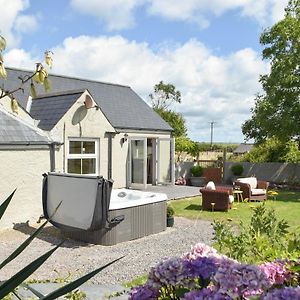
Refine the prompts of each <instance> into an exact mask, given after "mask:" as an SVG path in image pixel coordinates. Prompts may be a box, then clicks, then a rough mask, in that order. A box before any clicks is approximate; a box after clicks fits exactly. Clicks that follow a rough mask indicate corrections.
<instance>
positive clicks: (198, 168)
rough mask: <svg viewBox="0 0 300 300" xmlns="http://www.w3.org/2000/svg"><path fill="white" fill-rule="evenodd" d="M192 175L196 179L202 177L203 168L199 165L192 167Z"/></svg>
mask: <svg viewBox="0 0 300 300" xmlns="http://www.w3.org/2000/svg"><path fill="white" fill-rule="evenodd" d="M191 173H192V175H193V176H194V177H201V176H202V175H203V168H202V167H201V166H199V165H196V166H193V167H191Z"/></svg>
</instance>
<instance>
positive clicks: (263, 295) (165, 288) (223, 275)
mask: <svg viewBox="0 0 300 300" xmlns="http://www.w3.org/2000/svg"><path fill="white" fill-rule="evenodd" d="M299 266H300V260H298V261H288V260H287V261H284V260H280V261H279V260H276V261H274V262H271V263H264V264H261V265H259V266H256V265H251V264H242V263H239V262H238V261H236V260H233V259H231V258H229V257H227V256H224V255H220V254H219V253H218V252H217V250H215V249H214V248H211V247H209V246H206V245H204V244H202V243H199V244H197V245H195V246H194V247H192V249H191V251H190V252H189V253H187V254H185V255H183V256H182V257H179V258H177V257H175V258H170V259H166V260H163V261H161V262H159V263H158V264H157V265H156V266H155V267H153V268H151V270H150V272H149V275H148V280H147V282H146V283H145V284H144V285H142V286H138V287H135V288H133V289H131V292H130V297H129V299H131V300H140V299H143V300H150V299H152V300H153V299H160V300H167V299H170V300H171V299H176V300H177V299H178V300H179V299H183V300H196V299H220V300H221V299H251V298H252V299H264V300H267V299H299V297H300V287H299V282H300V278H299ZM275 297H277V298H275ZM280 297H283V298H280Z"/></svg>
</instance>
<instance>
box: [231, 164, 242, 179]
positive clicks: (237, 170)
mask: <svg viewBox="0 0 300 300" xmlns="http://www.w3.org/2000/svg"><path fill="white" fill-rule="evenodd" d="M243 171H244V167H243V165H241V164H235V165H232V166H231V172H232V174H233V175H234V176H241V175H242V173H243Z"/></svg>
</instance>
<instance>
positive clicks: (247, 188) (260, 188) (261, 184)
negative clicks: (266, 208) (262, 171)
mask: <svg viewBox="0 0 300 300" xmlns="http://www.w3.org/2000/svg"><path fill="white" fill-rule="evenodd" d="M234 185H235V186H238V187H239V188H240V190H241V191H242V192H243V197H244V199H246V198H248V199H249V201H265V200H267V196H268V187H269V182H267V181H263V180H257V179H256V178H255V177H247V178H240V179H238V180H237V181H235V182H234Z"/></svg>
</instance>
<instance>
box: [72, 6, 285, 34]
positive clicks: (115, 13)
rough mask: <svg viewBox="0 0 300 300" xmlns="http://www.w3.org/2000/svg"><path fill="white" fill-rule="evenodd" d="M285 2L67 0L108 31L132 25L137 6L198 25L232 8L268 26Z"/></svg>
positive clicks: (164, 17) (166, 17) (280, 15)
mask: <svg viewBox="0 0 300 300" xmlns="http://www.w3.org/2000/svg"><path fill="white" fill-rule="evenodd" d="M287 3H288V0H260V1H257V0H210V1H206V0H184V1H182V0H110V1H106V0H90V1H86V0H71V5H72V6H73V8H75V9H76V10H78V11H79V12H81V13H84V14H88V15H92V16H96V17H97V18H99V19H100V20H101V21H103V22H104V23H105V24H106V26H107V28H108V29H109V30H114V29H124V28H128V27H131V26H133V25H134V19H135V16H134V13H135V9H136V8H137V7H141V6H144V7H145V9H146V10H147V12H148V13H149V14H150V15H155V16H159V17H161V18H163V19H167V20H175V21H182V22H191V23H194V24H197V25H198V26H199V27H200V28H205V27H207V26H209V23H210V18H211V16H212V15H214V16H220V15H222V14H224V13H226V12H228V11H232V10H235V11H237V12H239V13H240V14H241V15H242V16H245V17H250V18H252V19H254V20H255V21H256V22H257V23H258V24H260V25H261V26H269V25H271V24H273V23H274V22H277V21H278V20H280V19H281V18H282V17H283V16H284V7H285V6H286V5H287Z"/></svg>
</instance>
